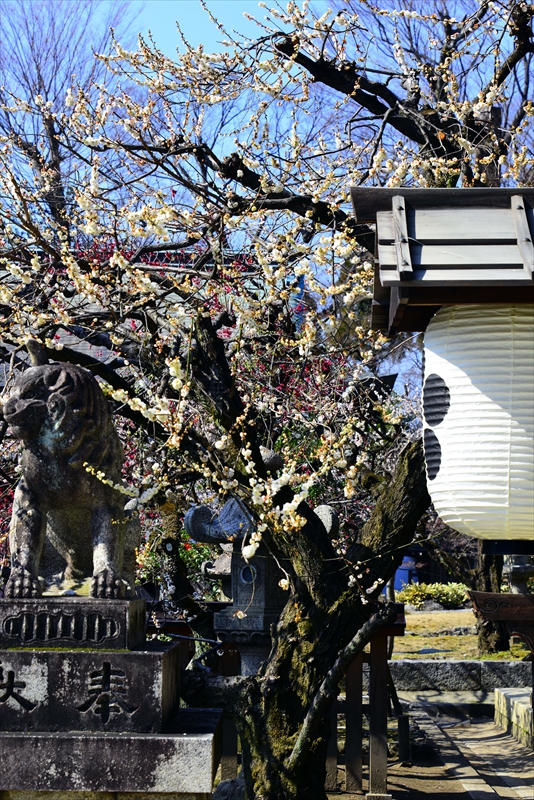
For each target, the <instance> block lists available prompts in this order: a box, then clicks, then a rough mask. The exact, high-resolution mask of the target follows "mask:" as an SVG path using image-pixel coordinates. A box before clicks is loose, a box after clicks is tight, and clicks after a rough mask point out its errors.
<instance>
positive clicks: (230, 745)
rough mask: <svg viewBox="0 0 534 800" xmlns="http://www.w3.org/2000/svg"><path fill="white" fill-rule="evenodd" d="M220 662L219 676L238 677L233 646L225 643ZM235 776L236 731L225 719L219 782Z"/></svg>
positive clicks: (236, 655)
mask: <svg viewBox="0 0 534 800" xmlns="http://www.w3.org/2000/svg"><path fill="white" fill-rule="evenodd" d="M221 646H222V648H223V650H224V652H223V654H222V656H221V661H220V669H219V671H220V674H221V675H224V676H226V677H232V676H234V675H239V674H240V672H241V658H240V655H239V651H238V649H237V647H236V646H235V644H232V643H231V642H225V643H224V644H223V645H221ZM236 775H237V730H236V727H235V724H234V722H233V721H232V720H231V719H228V718H227V717H223V721H222V743H221V780H222V781H225V780H230V779H231V778H235V777H236Z"/></svg>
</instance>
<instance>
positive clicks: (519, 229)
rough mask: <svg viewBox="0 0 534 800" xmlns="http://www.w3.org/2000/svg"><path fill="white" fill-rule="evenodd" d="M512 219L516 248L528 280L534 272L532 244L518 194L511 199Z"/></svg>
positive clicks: (522, 204)
mask: <svg viewBox="0 0 534 800" xmlns="http://www.w3.org/2000/svg"><path fill="white" fill-rule="evenodd" d="M512 219H513V220H514V225H515V232H516V236H517V246H518V248H519V252H520V253H521V258H522V259H523V266H524V268H525V272H526V273H527V274H528V276H529V277H530V278H532V273H533V272H534V244H533V243H532V233H531V232H530V228H529V224H528V219H527V211H526V207H525V201H524V198H523V197H522V196H521V195H520V194H515V195H513V197H512Z"/></svg>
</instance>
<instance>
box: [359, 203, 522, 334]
mask: <svg viewBox="0 0 534 800" xmlns="http://www.w3.org/2000/svg"><path fill="white" fill-rule="evenodd" d="M351 195H352V202H353V205H354V212H355V215H356V219H357V221H358V222H368V223H369V222H370V223H374V222H376V256H377V259H376V270H375V288H374V296H373V313H372V327H374V328H376V329H378V330H388V331H389V332H390V333H393V332H396V331H423V330H425V329H426V326H427V324H428V322H429V320H430V319H431V317H432V316H433V315H434V313H435V312H436V311H437V310H438V309H439V308H440V307H441V306H442V305H445V304H451V303H453V304H455V305H462V304H471V303H478V304H482V305H484V304H492V303H500V304H502V303H506V304H510V305H512V304H517V303H521V304H523V303H534V280H533V273H534V243H533V242H534V210H533V209H534V189H531V188H520V189H519V188H518V189H493V188H491V189H489V188H488V189H483V188H481V189H478V188H477V189H406V188H395V189H381V188H369V187H357V188H353V189H352V190H351Z"/></svg>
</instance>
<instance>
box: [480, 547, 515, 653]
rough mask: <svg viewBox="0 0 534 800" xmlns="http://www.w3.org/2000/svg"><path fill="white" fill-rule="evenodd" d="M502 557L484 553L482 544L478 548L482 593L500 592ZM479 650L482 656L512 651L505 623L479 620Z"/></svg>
mask: <svg viewBox="0 0 534 800" xmlns="http://www.w3.org/2000/svg"><path fill="white" fill-rule="evenodd" d="M502 568H503V558H502V556H488V555H484V554H483V553H482V542H479V548H478V585H477V589H478V590H479V591H480V592H500V591H501V581H502ZM477 637H478V650H479V652H480V654H481V655H486V654H492V653H499V652H502V651H503V650H509V649H510V639H509V636H508V633H507V630H506V626H505V624H504V622H498V621H497V622H496V621H492V620H489V619H478V620H477Z"/></svg>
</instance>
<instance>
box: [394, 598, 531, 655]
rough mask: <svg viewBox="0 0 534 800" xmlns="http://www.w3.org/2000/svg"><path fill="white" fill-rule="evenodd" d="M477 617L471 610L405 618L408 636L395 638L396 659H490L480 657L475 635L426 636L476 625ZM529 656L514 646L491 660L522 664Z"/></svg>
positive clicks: (520, 648)
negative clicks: (513, 661)
mask: <svg viewBox="0 0 534 800" xmlns="http://www.w3.org/2000/svg"><path fill="white" fill-rule="evenodd" d="M475 622H476V620H475V615H474V614H473V612H472V611H471V609H461V610H457V611H419V612H414V613H411V614H406V634H405V635H404V636H402V637H401V636H399V637H396V638H395V648H394V651H393V658H394V659H400V658H420V659H423V658H431V659H445V658H465V659H478V658H481V657H482V658H488V656H480V655H479V652H478V642H477V637H476V635H474V634H468V635H463V636H451V635H448V634H443V635H441V636H427V635H425V634H428V633H434V634H436V633H439V632H440V631H445V630H451V629H453V628H460V627H462V628H465V627H472V626H473V625H475ZM527 653H528V650H527V649H526V647H524V646H523V645H512V648H511V651H505V652H503V653H498V654H497V655H494V656H489V658H490V659H491V660H496V659H498V660H503V661H509V660H521V659H522V658H524V657H525V656H526V655H527Z"/></svg>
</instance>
